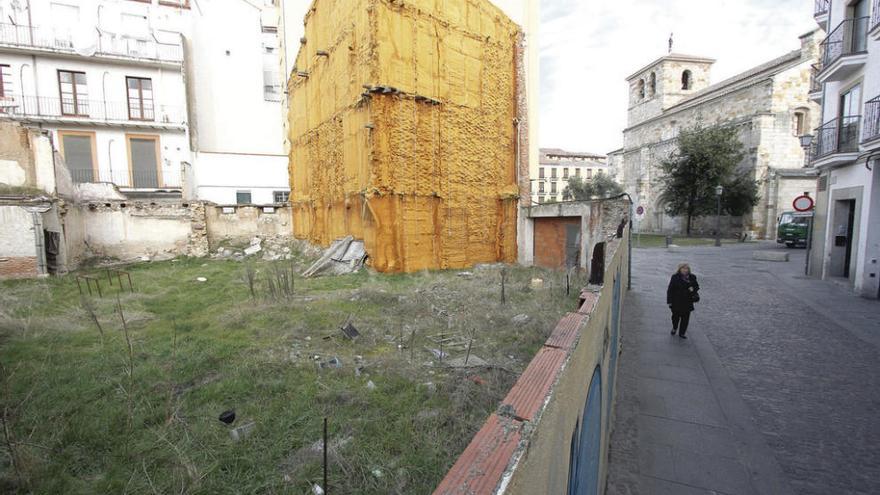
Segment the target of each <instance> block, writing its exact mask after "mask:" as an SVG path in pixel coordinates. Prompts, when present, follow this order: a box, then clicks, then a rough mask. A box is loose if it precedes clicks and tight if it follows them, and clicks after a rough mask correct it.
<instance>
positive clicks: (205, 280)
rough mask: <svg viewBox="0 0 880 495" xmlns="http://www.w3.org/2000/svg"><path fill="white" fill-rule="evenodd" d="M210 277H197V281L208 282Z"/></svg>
mask: <svg viewBox="0 0 880 495" xmlns="http://www.w3.org/2000/svg"><path fill="white" fill-rule="evenodd" d="M207 281H208V279H207V278H205V277H196V282H207Z"/></svg>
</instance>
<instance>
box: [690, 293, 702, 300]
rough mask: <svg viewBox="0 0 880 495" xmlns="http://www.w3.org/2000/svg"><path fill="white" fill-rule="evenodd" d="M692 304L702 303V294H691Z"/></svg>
mask: <svg viewBox="0 0 880 495" xmlns="http://www.w3.org/2000/svg"><path fill="white" fill-rule="evenodd" d="M691 302H700V293H699V291H693V292H691Z"/></svg>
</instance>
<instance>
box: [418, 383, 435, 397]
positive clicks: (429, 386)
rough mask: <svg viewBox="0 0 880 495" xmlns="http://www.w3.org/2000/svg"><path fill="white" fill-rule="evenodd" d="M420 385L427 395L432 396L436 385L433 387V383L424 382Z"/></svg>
mask: <svg viewBox="0 0 880 495" xmlns="http://www.w3.org/2000/svg"><path fill="white" fill-rule="evenodd" d="M422 385H424V387H425V390H427V391H428V393H429V394H433V393H434V392H436V391H437V385H435V384H434V382H425V383H423V384H422Z"/></svg>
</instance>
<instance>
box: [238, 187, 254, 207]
mask: <svg viewBox="0 0 880 495" xmlns="http://www.w3.org/2000/svg"><path fill="white" fill-rule="evenodd" d="M235 202H236V204H240V205H248V204H250V203H251V192H250V191H249V190H248V191H235Z"/></svg>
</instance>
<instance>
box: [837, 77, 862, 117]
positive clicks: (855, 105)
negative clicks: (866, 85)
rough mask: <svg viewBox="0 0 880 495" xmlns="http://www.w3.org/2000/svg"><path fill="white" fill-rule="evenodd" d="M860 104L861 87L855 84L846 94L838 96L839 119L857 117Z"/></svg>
mask: <svg viewBox="0 0 880 495" xmlns="http://www.w3.org/2000/svg"><path fill="white" fill-rule="evenodd" d="M861 104H862V85H861V84H856V85H855V86H853V87H852V88H850V89H849V90H847V92H846V93H843V94H842V95H840V117H841V118H842V119H845V118H847V117H854V116H856V115H859V107H860V106H861Z"/></svg>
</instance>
